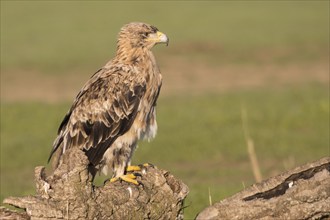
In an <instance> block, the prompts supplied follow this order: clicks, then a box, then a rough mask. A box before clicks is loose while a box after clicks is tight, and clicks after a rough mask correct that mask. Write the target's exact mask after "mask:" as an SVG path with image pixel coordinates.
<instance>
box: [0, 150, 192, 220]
mask: <svg viewBox="0 0 330 220" xmlns="http://www.w3.org/2000/svg"><path fill="white" fill-rule="evenodd" d="M66 155H67V156H70V160H66V159H65V160H64V161H67V163H63V164H62V165H61V166H60V167H58V169H56V170H55V171H54V173H53V175H51V176H49V177H47V176H46V174H45V168H44V167H36V168H35V182H36V191H37V192H36V195H34V196H27V197H9V198H6V199H5V200H4V203H6V204H10V205H13V206H15V207H19V208H22V209H25V213H24V212H23V213H15V212H13V211H10V210H8V209H5V208H1V209H0V218H1V219H2V218H5V217H6V218H7V219H13V218H17V219H29V218H32V219H51V218H53V219H54V218H57V219H183V202H184V199H185V197H186V196H187V194H188V191H189V190H188V187H187V186H186V185H185V184H184V183H183V182H182V181H180V180H178V179H176V178H175V177H174V176H173V175H171V174H170V173H169V172H167V171H164V170H161V169H157V168H154V167H148V168H146V169H144V170H142V171H141V172H140V174H141V176H138V177H137V179H138V181H139V182H140V183H141V185H138V186H137V185H134V184H129V183H126V182H120V181H117V182H114V183H109V182H107V183H105V185H104V186H98V187H96V186H93V184H92V182H91V176H90V175H89V173H88V170H87V165H88V160H87V158H86V156H85V155H84V153H83V152H82V151H80V150H71V151H68V153H67V154H66ZM17 214H18V215H17ZM10 216H11V217H10Z"/></svg>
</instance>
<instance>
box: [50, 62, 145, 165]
mask: <svg viewBox="0 0 330 220" xmlns="http://www.w3.org/2000/svg"><path fill="white" fill-rule="evenodd" d="M134 77H135V78H134ZM145 91H146V87H145V82H144V81H141V80H140V79H137V78H136V74H135V75H134V74H128V73H127V72H123V69H122V68H121V69H120V68H119V69H116V70H110V71H109V70H104V69H103V70H102V69H101V70H99V71H98V72H96V73H95V74H94V75H93V76H92V77H91V79H90V80H89V81H88V82H87V83H86V84H85V86H84V87H83V89H82V90H81V91H80V92H79V94H78V95H77V97H76V99H75V101H74V103H73V105H72V107H71V108H70V110H69V112H68V113H67V114H66V116H65V117H64V119H63V121H62V123H61V125H60V127H59V130H58V137H57V138H56V140H55V141H54V144H53V150H52V152H51V155H50V157H49V159H50V158H51V157H52V155H53V154H54V152H55V151H56V150H57V149H58V148H62V153H64V151H65V150H66V149H67V148H70V147H78V148H80V149H82V150H84V151H85V152H86V155H87V156H88V158H89V160H90V162H91V163H92V164H94V165H97V164H98V163H99V162H100V160H101V159H102V157H103V154H104V153H105V151H106V150H107V148H108V147H109V146H110V145H111V144H112V143H113V142H114V141H115V140H116V139H117V138H118V137H119V136H121V135H122V134H124V133H125V132H126V131H128V130H129V128H130V127H131V125H132V123H133V121H134V119H135V117H136V114H137V112H138V109H139V105H140V101H141V99H142V97H143V95H144V93H145ZM57 164H58V162H57Z"/></svg>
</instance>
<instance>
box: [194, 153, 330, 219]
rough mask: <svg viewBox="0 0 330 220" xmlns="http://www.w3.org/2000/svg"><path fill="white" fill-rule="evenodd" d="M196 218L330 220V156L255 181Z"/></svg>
mask: <svg viewBox="0 0 330 220" xmlns="http://www.w3.org/2000/svg"><path fill="white" fill-rule="evenodd" d="M196 219H197V220H207V219H330V157H327V158H323V159H320V160H318V161H316V162H313V163H308V164H306V165H303V166H300V167H297V168H295V169H293V170H290V171H288V172H286V173H283V174H281V175H278V176H275V177H272V178H270V179H268V180H265V181H263V182H261V183H257V184H254V185H252V186H251V187H249V188H247V189H245V190H243V191H241V192H239V193H237V194H235V195H233V196H232V197H230V198H227V199H224V200H222V201H220V202H218V203H216V204H214V205H212V206H209V207H207V208H206V209H204V210H203V211H202V212H200V213H199V214H198V216H197V218H196Z"/></svg>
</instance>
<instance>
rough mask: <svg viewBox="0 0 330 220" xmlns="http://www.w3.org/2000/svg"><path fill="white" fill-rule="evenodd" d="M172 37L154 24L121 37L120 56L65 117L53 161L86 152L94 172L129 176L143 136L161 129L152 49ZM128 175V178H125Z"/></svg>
mask: <svg viewBox="0 0 330 220" xmlns="http://www.w3.org/2000/svg"><path fill="white" fill-rule="evenodd" d="M168 42H169V39H168V38H167V36H166V35H165V34H163V33H161V32H160V31H158V29H157V28H156V27H154V26H152V25H149V24H145V23H138V22H134V23H129V24H126V25H124V26H123V27H122V28H121V30H120V32H119V35H118V41H117V51H116V55H115V57H114V58H113V59H112V60H110V61H109V62H108V63H106V64H105V66H104V67H102V68H101V69H100V70H98V71H97V72H96V73H95V74H94V75H93V76H92V77H91V78H90V79H89V80H88V81H87V83H86V84H85V85H84V86H83V88H82V89H81V91H80V92H79V93H78V95H77V97H76V99H75V100H74V102H73V104H72V107H71V108H70V110H69V111H68V113H67V114H66V115H65V117H64V119H63V121H62V123H61V125H60V127H59V129H58V136H57V138H56V139H55V141H54V144H53V149H52V151H51V154H50V157H49V160H50V159H51V157H52V156H53V155H54V154H55V155H54V157H53V166H54V168H56V167H58V166H59V165H60V164H61V162H62V159H63V157H62V155H63V154H64V153H65V151H66V150H67V149H69V148H79V149H81V150H83V151H84V152H85V153H86V155H87V157H88V160H89V162H90V167H91V168H92V169H90V172H91V174H92V175H93V177H94V176H95V173H96V171H98V170H100V171H102V172H103V173H104V174H105V175H107V174H108V173H109V171H110V172H112V173H113V176H112V177H113V179H116V178H121V177H124V176H125V173H126V169H127V168H128V166H129V165H130V161H131V158H132V155H133V152H134V150H135V148H136V146H137V141H138V140H139V139H148V140H150V139H152V138H154V137H155V135H156V132H157V123H156V109H155V108H156V100H157V98H158V95H159V91H160V88H161V85H162V76H161V74H160V71H159V69H158V67H157V64H156V60H155V57H154V55H153V53H152V52H151V48H152V47H153V46H154V45H156V44H158V43H166V44H167V45H168ZM123 179H124V178H123Z"/></svg>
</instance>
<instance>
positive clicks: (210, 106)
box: [0, 1, 329, 219]
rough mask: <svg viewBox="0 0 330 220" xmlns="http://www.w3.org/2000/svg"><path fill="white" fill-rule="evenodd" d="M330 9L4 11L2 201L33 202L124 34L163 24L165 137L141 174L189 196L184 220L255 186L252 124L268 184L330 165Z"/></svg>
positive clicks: (305, 4) (76, 6)
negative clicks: (249, 143) (41, 169)
mask: <svg viewBox="0 0 330 220" xmlns="http://www.w3.org/2000/svg"><path fill="white" fill-rule="evenodd" d="M328 8H329V2H327V1H278V2H277V1H265V2H261V1H235V2H229V1H219V2H214V1H211V2H197V1H193V2H174V1H169V2H166V1H161V2H149V1H144V2H142V1H141V2H132V1H127V2H105V1H93V2H92V1H84V2H75V1H70V2H66V1H58V2H56V1H52V2H51V1H46V2H41V1H1V167H0V172H1V182H0V183H1V188H0V189H1V194H0V199H1V200H3V198H4V197H7V196H9V195H28V194H33V193H34V184H33V170H34V167H35V166H38V165H46V160H47V158H48V155H49V151H50V149H51V145H52V142H53V140H54V138H55V136H56V131H57V126H58V125H59V123H60V122H61V120H62V117H63V116H64V114H65V113H66V111H67V110H68V108H69V107H70V104H71V100H72V99H73V98H74V96H75V95H76V93H77V92H78V91H79V89H80V88H81V86H82V85H83V83H84V82H85V81H86V80H87V79H88V77H89V76H90V75H91V74H92V73H93V72H94V71H95V70H97V69H98V68H99V67H100V66H102V65H103V64H104V63H105V62H106V61H107V60H109V59H110V58H111V57H112V56H113V54H114V50H115V41H116V36H117V33H118V31H119V29H120V27H121V26H122V25H123V24H125V23H128V22H131V21H144V22H147V23H151V24H154V25H155V26H157V27H158V28H159V29H160V30H161V31H163V32H165V33H166V34H167V35H168V36H169V37H170V46H169V47H167V48H165V47H157V48H155V49H154V51H155V54H156V57H157V60H158V64H159V65H160V68H161V70H162V73H163V78H164V86H163V90H162V94H161V97H160V100H159V102H158V124H159V132H158V135H157V137H156V139H155V140H154V141H152V142H151V143H141V144H140V147H139V148H138V150H137V152H136V154H135V156H134V162H135V163H142V162H151V163H153V164H155V165H157V166H158V167H160V168H163V169H166V170H169V171H170V172H172V173H173V174H175V175H176V176H177V177H178V178H180V179H182V180H183V181H184V182H185V183H186V184H187V185H188V186H189V188H190V194H189V196H188V199H187V205H188V208H186V212H185V216H186V218H187V219H191V218H193V217H194V216H195V215H196V214H197V212H199V211H201V209H202V208H203V207H206V206H208V189H209V188H210V192H211V196H212V200H213V201H219V200H220V199H223V198H225V197H227V196H230V195H232V194H233V193H235V192H238V191H239V190H242V189H243V187H244V186H248V185H250V184H252V183H254V178H253V174H252V170H251V168H250V164H249V159H248V155H247V150H246V145H245V140H244V135H243V131H242V122H241V109H242V108H244V109H246V111H247V114H248V126H249V129H250V135H251V137H252V138H253V140H254V142H255V147H256V153H257V156H258V158H259V163H260V166H261V171H262V174H263V177H264V178H267V177H270V176H272V175H276V174H278V173H280V172H282V171H284V170H286V169H290V168H292V167H294V166H296V165H299V164H302V163H305V162H308V161H312V160H317V159H319V158H320V157H324V156H328V155H329V124H328V123H329V20H328V19H329V10H328Z"/></svg>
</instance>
